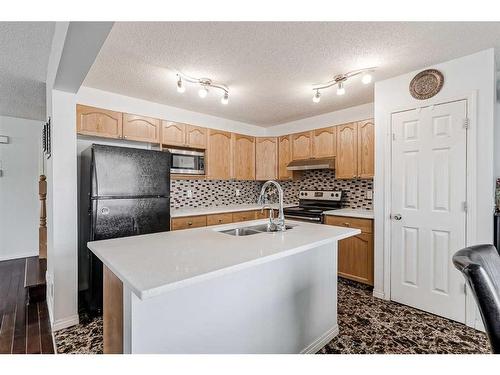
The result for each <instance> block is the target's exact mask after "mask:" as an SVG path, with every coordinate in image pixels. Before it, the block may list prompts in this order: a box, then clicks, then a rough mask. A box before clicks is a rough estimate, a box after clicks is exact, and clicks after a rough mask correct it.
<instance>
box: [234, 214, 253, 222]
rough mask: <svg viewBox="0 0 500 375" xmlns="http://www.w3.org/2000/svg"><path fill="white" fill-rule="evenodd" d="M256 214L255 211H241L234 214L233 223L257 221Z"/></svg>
mask: <svg viewBox="0 0 500 375" xmlns="http://www.w3.org/2000/svg"><path fill="white" fill-rule="evenodd" d="M255 217H256V212H255V211H241V212H235V213H233V223H237V222H239V221H248V220H255Z"/></svg>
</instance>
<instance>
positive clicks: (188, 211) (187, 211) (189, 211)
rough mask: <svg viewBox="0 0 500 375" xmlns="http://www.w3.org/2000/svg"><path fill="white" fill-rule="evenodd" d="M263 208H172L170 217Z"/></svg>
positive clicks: (252, 205) (235, 206)
mask: <svg viewBox="0 0 500 375" xmlns="http://www.w3.org/2000/svg"><path fill="white" fill-rule="evenodd" d="M297 205H298V203H293V204H284V205H283V207H293V206H297ZM271 207H273V208H275V209H278V207H279V206H278V205H277V204H271ZM261 208H262V205H261V204H234V205H227V206H214V207H189V208H177V209H175V208H172V209H170V217H185V216H197V215H212V214H222V213H226V212H238V211H252V210H260V209H261Z"/></svg>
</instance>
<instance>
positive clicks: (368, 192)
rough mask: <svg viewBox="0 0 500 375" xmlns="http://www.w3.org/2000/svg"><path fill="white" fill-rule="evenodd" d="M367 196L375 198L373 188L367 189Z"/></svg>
mask: <svg viewBox="0 0 500 375" xmlns="http://www.w3.org/2000/svg"><path fill="white" fill-rule="evenodd" d="M366 198H367V199H373V190H367V191H366Z"/></svg>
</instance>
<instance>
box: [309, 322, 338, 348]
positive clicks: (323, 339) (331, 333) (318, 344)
mask: <svg viewBox="0 0 500 375" xmlns="http://www.w3.org/2000/svg"><path fill="white" fill-rule="evenodd" d="M338 334H339V326H338V324H335V325H334V326H333V327H332V328H330V329H329V330H328V331H326V332H325V333H324V334H322V335H321V336H320V337H318V338H317V339H316V340H314V341H313V342H312V343H311V344H309V345H308V346H307V347H306V348H304V349H302V350H301V351H300V354H316V353H317V352H318V351H319V350H320V349H321V348H323V347H324V346H325V345H326V344H328V343H329V342H330V341H332V339H333V338H334V337H335V336H337V335H338Z"/></svg>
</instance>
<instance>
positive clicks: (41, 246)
mask: <svg viewBox="0 0 500 375" xmlns="http://www.w3.org/2000/svg"><path fill="white" fill-rule="evenodd" d="M46 180H47V177H45V175H43V174H42V175H40V180H39V181H38V195H39V196H40V227H39V228H38V254H39V258H40V259H46V258H47V205H46V200H47V181H46Z"/></svg>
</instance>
